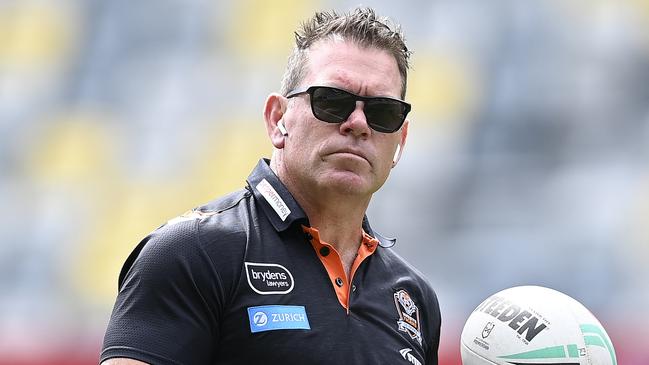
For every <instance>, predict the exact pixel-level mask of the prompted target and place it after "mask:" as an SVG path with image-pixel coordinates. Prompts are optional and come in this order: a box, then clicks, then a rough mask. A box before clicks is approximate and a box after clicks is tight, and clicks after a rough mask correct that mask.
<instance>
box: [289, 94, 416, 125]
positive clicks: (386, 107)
mask: <svg viewBox="0 0 649 365" xmlns="http://www.w3.org/2000/svg"><path fill="white" fill-rule="evenodd" d="M300 94H309V97H310V99H311V111H313V115H314V116H315V117H316V118H318V119H320V120H321V121H323V122H327V123H342V122H344V121H345V120H347V118H349V116H350V115H351V114H352V113H353V112H354V109H356V102H357V101H359V100H360V101H362V102H364V103H365V105H364V107H363V112H365V118H366V119H367V124H368V125H369V126H370V128H372V129H374V130H375V131H378V132H382V133H394V132H396V131H398V130H399V128H401V126H402V125H403V122H404V121H405V120H406V115H408V112H409V111H410V104H408V103H406V102H405V101H403V100H399V99H393V98H388V97H384V96H378V97H371V96H360V95H356V94H352V93H350V92H349V91H345V90H341V89H338V88H335V87H330V86H311V87H309V88H307V89H298V90H293V91H291V92H289V93H288V95H287V96H286V97H287V98H292V97H294V96H298V95H300Z"/></svg>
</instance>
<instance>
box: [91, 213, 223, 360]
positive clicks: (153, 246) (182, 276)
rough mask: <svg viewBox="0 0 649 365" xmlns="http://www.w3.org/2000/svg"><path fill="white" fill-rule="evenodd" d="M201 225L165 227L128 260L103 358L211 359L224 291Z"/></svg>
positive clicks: (188, 224)
mask: <svg viewBox="0 0 649 365" xmlns="http://www.w3.org/2000/svg"><path fill="white" fill-rule="evenodd" d="M197 225H198V221H197V220H192V221H185V222H180V223H175V224H173V225H168V226H164V227H162V228H160V229H158V230H157V231H156V232H154V233H153V234H151V235H150V236H148V237H147V238H145V239H144V240H143V241H142V242H141V243H140V245H139V246H138V248H136V251H137V250H140V249H141V251H140V252H134V253H133V254H132V255H131V257H130V258H129V260H127V262H126V264H125V267H124V268H123V273H124V274H123V276H120V285H119V293H118V295H117V300H116V302H115V306H114V308H113V312H112V315H111V318H110V321H109V324H108V328H107V330H106V335H105V338H104V345H103V351H102V353H101V360H100V361H104V360H107V359H109V358H115V357H126V358H133V359H137V360H140V361H144V362H148V363H152V364H204V363H210V361H211V358H212V353H213V350H214V348H215V347H216V346H215V344H216V343H217V342H218V338H219V332H218V328H219V326H218V323H219V317H220V312H221V308H222V302H223V297H224V295H223V288H222V286H221V280H220V278H219V275H218V272H217V271H216V270H215V268H214V265H213V263H212V261H211V259H210V257H209V256H208V255H207V254H206V253H205V251H204V250H203V248H202V247H201V245H200V242H199V235H198V232H197V231H198V228H197ZM131 262H132V264H131Z"/></svg>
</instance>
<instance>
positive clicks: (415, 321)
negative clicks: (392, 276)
mask: <svg viewBox="0 0 649 365" xmlns="http://www.w3.org/2000/svg"><path fill="white" fill-rule="evenodd" d="M394 305H396V306H397V313H399V319H398V320H397V325H398V328H399V331H402V332H405V333H407V334H409V335H410V338H412V339H413V340H417V342H419V345H421V342H422V340H421V328H420V321H419V308H417V305H415V302H414V301H413V300H412V298H411V297H410V294H408V292H407V291H405V290H403V289H401V290H399V291H397V292H395V293H394Z"/></svg>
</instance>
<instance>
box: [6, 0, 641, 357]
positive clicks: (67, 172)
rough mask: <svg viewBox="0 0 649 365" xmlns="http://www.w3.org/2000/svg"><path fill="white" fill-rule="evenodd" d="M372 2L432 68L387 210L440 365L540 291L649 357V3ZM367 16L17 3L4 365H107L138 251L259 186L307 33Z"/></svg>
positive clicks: (13, 7)
mask: <svg viewBox="0 0 649 365" xmlns="http://www.w3.org/2000/svg"><path fill="white" fill-rule="evenodd" d="M364 4H365V5H370V6H374V7H375V8H377V9H378V10H379V12H380V13H382V14H386V15H389V16H391V17H393V18H394V19H396V20H397V21H398V22H400V23H401V24H402V25H403V28H404V30H405V33H406V37H407V40H408V42H409V46H410V48H411V49H413V50H414V52H415V53H414V55H413V69H412V71H411V74H410V78H409V90H408V96H407V99H409V100H410V101H411V102H412V103H413V112H412V116H411V130H410V139H409V143H408V145H407V147H406V152H405V154H404V158H403V159H402V162H401V163H400V165H399V167H398V168H397V169H396V170H395V171H394V173H393V175H392V177H391V178H390V180H389V181H388V183H387V184H386V186H385V187H384V189H383V190H382V191H381V192H379V193H378V194H377V196H376V197H375V199H374V201H373V203H372V205H371V207H370V214H369V215H370V218H371V219H372V220H373V222H374V223H373V225H374V226H376V227H379V230H380V231H381V232H382V233H383V234H385V235H391V236H396V237H398V238H399V242H398V244H397V246H396V249H397V250H398V251H399V252H400V253H401V254H402V255H404V256H406V257H407V258H408V259H409V260H411V262H413V263H414V264H415V265H416V266H417V267H418V268H420V269H421V270H422V271H423V272H424V273H425V274H426V275H427V276H428V278H429V279H430V281H431V282H432V284H433V286H434V287H435V288H436V289H437V293H438V295H439V298H440V302H441V305H442V310H443V319H444V324H443V339H442V345H441V355H440V356H441V357H440V364H442V365H453V364H459V334H460V331H461V328H462V325H463V323H464V320H465V319H466V318H467V317H468V315H469V313H470V311H471V310H472V309H473V308H474V307H475V306H476V305H477V304H479V302H480V301H481V300H482V299H483V298H485V297H486V296H488V295H489V294H491V293H494V292H496V291H499V290H501V289H504V288H506V287H510V286H514V285H520V284H538V285H545V286H548V287H552V288H554V289H557V290H561V291H563V292H565V293H567V294H569V295H571V296H573V297H574V298H576V299H578V300H580V301H581V302H582V303H584V305H586V306H587V307H588V308H590V309H591V310H592V311H593V312H594V314H595V315H596V316H597V317H598V318H599V319H600V320H601V321H602V323H603V324H604V325H605V327H606V328H607V330H608V332H609V334H610V335H611V337H612V340H613V343H614V345H615V347H616V349H617V354H618V362H619V363H620V364H627V365H635V364H638V365H640V364H643V365H646V364H648V363H649V350H648V349H647V346H646V344H647V338H649V220H648V217H649V0H624V1H616V0H573V1H561V0H537V1H520V0H493V1H483V0H437V1H434V2H429V1H425V0H417V1H406V2H394V1H388V0H382V1H368V2H365V3H364ZM356 5H357V3H355V2H352V1H342V0H339V1H334V0H320V1H316V0H308V1H285V0H281V1H272V2H267V1H262V0H242V1H231V2H230V1H200V0H182V1H180V0H155V1H153V0H148V1H146V0H145V1H124V0H113V1H101V0H59V1H57V0H50V1H48V0H4V1H2V2H0V202H2V204H1V205H0V222H1V223H0V242H1V245H0V292H1V293H2V295H1V296H0V364H1V365H4V364H23V365H32V364H41V363H49V364H59V363H60V364H63V363H65V364H73V365H74V364H88V363H96V362H97V360H98V353H99V349H100V346H101V341H102V338H103V331H104V329H105V326H106V323H107V321H108V317H109V315H110V310H111V308H112V304H113V300H114V297H115V294H116V289H117V274H118V272H119V269H120V266H121V264H122V262H123V261H124V259H125V258H126V256H127V255H128V253H129V252H130V250H131V249H132V247H133V246H134V245H135V244H136V243H137V242H138V241H139V240H140V238H142V237H143V236H144V235H146V234H147V233H148V232H149V231H151V230H153V229H155V228H156V227H158V226H159V225H160V224H162V223H164V222H165V221H166V220H168V219H170V218H173V217H174V216H176V215H179V214H181V213H183V212H184V211H186V210H187V209H189V208H191V207H194V206H197V205H199V204H201V203H203V202H206V201H209V200H210V199H212V198H213V197H216V196H219V195H221V194H224V193H226V192H228V191H230V190H233V189H237V188H239V187H241V186H243V184H244V179H245V177H246V176H247V174H248V172H249V171H250V169H252V167H253V166H254V164H255V162H256V160H257V159H258V158H259V157H260V156H269V153H270V143H269V142H268V141H267V137H266V135H265V131H264V127H263V124H262V118H261V110H262V105H263V101H264V99H265V97H266V95H267V94H268V93H269V92H272V91H275V90H277V89H278V88H279V82H280V80H281V76H282V73H283V70H284V66H285V61H286V57H287V56H288V52H289V50H290V48H291V43H292V40H293V38H292V31H293V29H295V27H296V26H297V25H298V24H299V22H300V21H301V20H302V19H304V18H305V17H307V16H309V15H310V14H311V13H312V12H313V11H314V10H317V9H329V8H336V9H341V10H347V9H350V8H352V7H354V6H356ZM396 217H399V218H396Z"/></svg>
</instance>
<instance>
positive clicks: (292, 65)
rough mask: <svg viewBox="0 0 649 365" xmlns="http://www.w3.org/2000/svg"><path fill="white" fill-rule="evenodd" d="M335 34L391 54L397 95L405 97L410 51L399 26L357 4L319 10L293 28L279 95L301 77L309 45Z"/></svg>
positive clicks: (330, 37) (295, 85) (302, 76)
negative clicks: (398, 78)
mask: <svg viewBox="0 0 649 365" xmlns="http://www.w3.org/2000/svg"><path fill="white" fill-rule="evenodd" d="M336 38H337V39H342V40H345V41H350V42H352V43H355V44H356V45H358V46H361V47H365V48H367V47H372V48H377V49H381V50H384V51H386V52H388V53H389V54H391V55H392V56H393V57H394V59H395V60H396V61H397V66H398V68H399V74H400V75H401V94H400V97H401V99H403V98H405V96H406V85H407V79H408V67H409V64H408V61H409V58H410V51H409V50H408V48H407V47H406V44H405V42H404V38H403V34H402V33H401V28H400V27H399V26H396V25H393V24H391V22H390V21H389V20H388V19H387V18H382V17H377V15H376V13H375V12H374V10H373V9H371V8H358V9H355V10H354V11H353V12H350V13H347V14H337V13H336V12H334V11H332V12H319V13H316V14H315V15H314V16H313V17H312V18H311V19H309V20H308V21H306V22H304V23H302V27H301V29H300V30H298V31H297V32H295V47H294V48H293V53H292V54H291V56H290V57H289V59H288V65H287V67H286V72H285V74H284V78H283V80H282V88H281V94H282V95H284V96H286V95H287V94H288V93H289V92H290V91H291V90H294V89H295V88H297V87H298V86H299V85H300V82H301V81H302V80H303V79H304V76H305V74H306V72H307V69H306V68H307V60H308V57H309V49H310V48H311V46H313V45H314V44H316V43H317V42H318V41H322V40H332V39H336Z"/></svg>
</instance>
